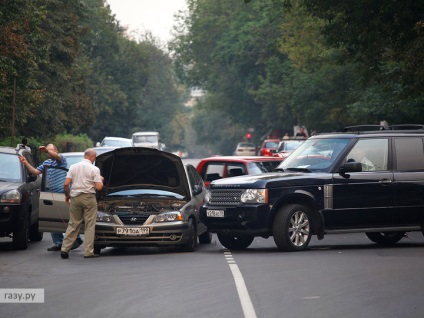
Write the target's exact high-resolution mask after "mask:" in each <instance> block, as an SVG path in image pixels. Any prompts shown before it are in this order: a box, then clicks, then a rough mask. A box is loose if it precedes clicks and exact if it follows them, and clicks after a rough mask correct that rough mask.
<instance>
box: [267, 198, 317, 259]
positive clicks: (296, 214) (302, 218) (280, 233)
mask: <svg viewBox="0 0 424 318" xmlns="http://www.w3.org/2000/svg"><path fill="white" fill-rule="evenodd" d="M309 214H310V212H309V210H308V209H307V208H306V207H304V206H302V205H298V204H291V205H287V206H285V207H283V208H282V209H281V210H280V211H278V213H277V215H276V216H275V219H274V225H273V235H274V241H275V244H277V247H278V249H280V250H282V251H290V252H293V251H303V250H305V249H306V248H307V247H308V244H309V242H310V241H311V236H312V234H311V224H310V221H309V219H310V218H309Z"/></svg>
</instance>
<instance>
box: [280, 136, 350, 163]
mask: <svg viewBox="0 0 424 318" xmlns="http://www.w3.org/2000/svg"><path fill="white" fill-rule="evenodd" d="M349 141H350V140H349V139H342V138H333V139H327V138H326V139H324V138H323V139H308V140H306V141H305V142H304V143H303V144H301V145H300V146H299V148H297V149H296V150H295V151H294V152H293V153H292V154H291V155H290V156H289V157H288V158H287V159H286V160H284V161H283V162H282V163H281V164H280V165H279V166H278V169H283V170H291V169H292V170H293V169H302V170H305V169H307V170H308V171H325V170H327V169H328V168H329V167H330V166H331V165H332V164H333V163H334V161H335V160H336V159H337V157H338V156H339V154H340V153H341V152H342V150H343V149H345V148H346V146H347V145H348V144H349Z"/></svg>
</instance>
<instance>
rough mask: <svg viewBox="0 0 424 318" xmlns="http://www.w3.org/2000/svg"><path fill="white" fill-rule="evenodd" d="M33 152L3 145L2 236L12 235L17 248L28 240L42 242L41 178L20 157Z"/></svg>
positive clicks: (0, 156)
mask: <svg viewBox="0 0 424 318" xmlns="http://www.w3.org/2000/svg"><path fill="white" fill-rule="evenodd" d="M19 155H23V156H25V158H26V159H27V160H28V162H29V163H30V164H31V165H33V166H34V161H33V158H32V156H31V153H30V152H29V151H27V150H25V149H22V147H19V145H18V147H17V148H16V149H15V148H12V147H0V237H5V236H9V237H10V236H11V237H12V244H13V248H14V249H17V250H24V249H26V248H27V247H28V240H31V241H41V240H42V239H43V233H40V232H39V231H38V211H39V198H40V185H41V178H37V177H35V176H32V175H31V174H30V173H29V171H28V170H27V169H26V168H25V166H24V165H23V164H22V163H21V161H20V160H19Z"/></svg>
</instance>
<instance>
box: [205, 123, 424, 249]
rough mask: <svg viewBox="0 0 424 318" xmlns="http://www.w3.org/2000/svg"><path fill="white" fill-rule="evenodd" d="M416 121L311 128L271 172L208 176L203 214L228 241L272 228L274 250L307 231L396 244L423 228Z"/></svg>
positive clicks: (423, 151)
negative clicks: (311, 133) (360, 236)
mask: <svg viewBox="0 0 424 318" xmlns="http://www.w3.org/2000/svg"><path fill="white" fill-rule="evenodd" d="M421 127H422V126H413V125H410V126H405V127H404V128H405V129H402V127H401V126H393V128H391V129H385V130H373V131H360V130H361V129H360V127H350V128H349V129H347V131H345V132H340V133H328V134H322V135H316V136H313V137H311V138H309V139H308V140H306V141H305V142H304V143H303V144H302V145H300V146H299V148H297V149H296V150H295V151H294V152H293V153H292V154H291V155H290V156H289V157H288V158H287V159H286V160H285V161H283V162H282V163H281V164H280V165H279V166H278V167H277V171H275V172H271V173H265V174H261V175H255V176H242V177H234V178H227V179H221V180H216V181H213V182H212V183H211V184H210V189H209V192H208V193H207V197H206V200H207V201H206V203H205V205H204V206H203V207H202V208H201V214H200V215H201V220H202V222H203V223H204V224H206V225H207V226H208V229H209V231H211V232H214V233H217V235H218V238H219V240H220V242H221V244H222V245H224V246H225V247H227V248H229V249H244V248H247V247H248V246H249V245H250V244H251V243H252V241H253V238H254V237H255V236H261V237H264V238H268V237H269V236H273V237H274V241H275V243H276V245H277V247H278V248H279V249H280V250H284V251H300V250H304V249H306V248H307V246H308V244H309V242H310V239H311V236H312V235H317V237H318V238H319V239H322V238H324V235H325V234H331V233H356V232H363V233H365V234H366V235H367V237H368V238H369V239H370V240H371V241H373V242H375V243H378V244H381V245H388V244H395V243H396V242H398V241H399V240H400V239H401V238H402V237H404V236H405V233H406V232H408V231H423V226H424V146H423V144H424V129H422V128H421ZM411 128H414V129H413V130H411ZM417 128H418V129H417ZM419 128H421V129H419ZM380 129H383V128H380ZM355 130H357V131H355Z"/></svg>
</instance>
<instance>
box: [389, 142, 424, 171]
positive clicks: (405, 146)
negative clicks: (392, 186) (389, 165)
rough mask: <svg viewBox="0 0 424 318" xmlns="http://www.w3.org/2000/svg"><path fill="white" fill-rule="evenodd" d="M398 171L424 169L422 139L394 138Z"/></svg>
mask: <svg viewBox="0 0 424 318" xmlns="http://www.w3.org/2000/svg"><path fill="white" fill-rule="evenodd" d="M394 142H395V149H396V167H397V169H398V170H420V169H424V148H423V139H422V138H394Z"/></svg>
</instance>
